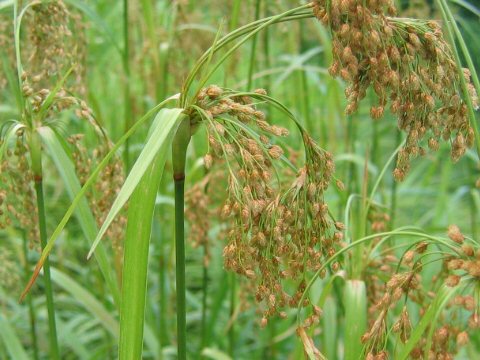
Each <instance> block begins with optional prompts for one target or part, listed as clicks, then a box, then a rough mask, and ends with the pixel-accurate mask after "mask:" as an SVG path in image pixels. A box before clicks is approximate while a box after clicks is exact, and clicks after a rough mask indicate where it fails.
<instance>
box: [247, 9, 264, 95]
mask: <svg viewBox="0 0 480 360" xmlns="http://www.w3.org/2000/svg"><path fill="white" fill-rule="evenodd" d="M260 4H261V0H256V1H255V21H256V20H258V19H259V18H260ZM257 38H258V37H257V35H256V34H255V36H254V37H253V39H252V48H251V50H250V63H249V67H248V83H247V89H248V90H251V89H252V82H253V71H254V69H255V54H256V50H257Z"/></svg>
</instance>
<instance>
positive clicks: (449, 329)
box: [362, 225, 480, 359]
mask: <svg viewBox="0 0 480 360" xmlns="http://www.w3.org/2000/svg"><path fill="white" fill-rule="evenodd" d="M448 236H449V238H450V239H451V240H452V241H453V245H454V247H455V248H458V249H456V251H454V252H452V255H447V256H446V257H445V256H442V257H441V258H440V260H441V261H442V262H443V264H444V266H443V267H442V269H441V271H440V272H439V273H438V274H437V275H436V276H434V277H433V278H432V279H431V284H432V287H431V288H430V290H428V289H427V290H425V289H424V288H423V287H422V286H420V284H421V277H420V273H421V270H422V259H424V258H425V257H424V255H425V254H427V253H426V251H427V249H428V243H426V242H419V243H418V244H417V245H416V246H415V248H414V249H412V250H408V251H406V252H405V253H404V254H403V257H402V262H401V264H402V267H404V270H403V271H402V272H397V269H398V266H399V265H395V264H398V260H397V259H396V258H395V257H394V256H392V255H385V256H383V257H382V261H381V262H377V263H376V264H374V265H376V266H377V269H376V270H377V272H378V273H380V272H379V271H378V270H380V271H381V273H383V274H388V273H392V270H393V269H395V272H394V274H393V275H392V276H391V277H390V279H389V280H388V281H387V282H386V284H385V285H384V286H383V289H381V288H380V287H379V286H378V284H379V282H380V281H379V278H378V277H376V278H373V277H371V278H368V279H369V280H368V283H369V285H370V286H369V303H370V304H372V305H371V306H370V307H369V318H370V319H371V320H370V325H369V329H368V331H367V332H366V333H365V334H364V335H363V337H362V341H363V342H364V343H365V346H366V357H367V359H386V356H387V352H386V350H385V341H386V338H387V337H388V334H389V333H390V331H393V332H394V333H396V334H398V337H399V339H400V340H401V341H402V342H403V343H406V342H407V341H408V340H409V339H410V336H411V332H412V324H411V322H410V317H409V314H408V310H407V306H406V305H403V306H402V311H401V313H400V315H399V317H398V318H397V320H396V321H395V322H394V324H393V326H389V325H388V321H389V320H388V319H389V318H390V317H391V314H390V310H391V309H393V308H395V307H397V306H398V305H399V304H400V303H401V302H403V303H405V301H406V300H407V299H408V300H409V301H411V302H413V303H415V304H416V305H417V306H418V308H419V310H420V315H421V316H422V315H423V314H424V313H425V311H426V310H427V308H428V307H429V304H430V302H431V299H433V298H435V297H436V292H434V289H438V288H439V287H440V286H441V285H442V284H445V285H447V286H450V287H455V286H460V285H459V284H460V281H461V280H462V278H464V279H465V280H466V281H465V282H463V284H464V286H463V287H462V289H461V292H460V294H459V295H457V296H455V298H454V299H453V300H452V301H450V303H449V304H448V306H447V307H446V308H445V309H444V310H443V311H442V313H441V315H440V317H439V320H438V322H437V323H438V327H435V328H434V329H432V330H431V331H432V334H433V336H432V341H431V343H429V342H428V341H427V339H426V338H422V339H421V340H420V341H419V342H418V343H417V344H416V346H415V348H414V349H413V350H412V352H411V354H410V356H411V357H412V358H413V359H423V358H425V354H426V353H427V352H428V358H432V359H453V358H454V355H455V353H456V352H457V351H458V350H459V349H460V347H461V346H463V345H465V344H466V343H468V341H469V335H468V333H469V331H475V330H477V329H479V328H480V316H479V315H478V310H479V306H478V302H477V301H476V300H475V297H474V296H475V295H474V294H475V291H476V289H477V287H478V280H479V278H480V274H479V273H478V269H479V268H480V261H479V258H480V257H479V256H478V249H475V246H473V245H470V244H467V239H465V237H464V236H463V234H462V233H461V232H460V230H459V228H458V227H457V226H455V225H452V226H450V227H449V229H448ZM430 261H431V260H429V262H430ZM381 263H382V265H381ZM388 263H391V264H392V265H393V266H390V265H388ZM383 276H384V275H383ZM370 290H373V291H370ZM470 292H471V293H470ZM402 299H405V300H402ZM468 314H469V315H468ZM465 315H468V316H467V317H466V316H465ZM466 318H468V321H467V324H465V323H464V319H466ZM432 326H433V325H432ZM428 331H430V330H427V333H428ZM427 346H429V348H427Z"/></svg>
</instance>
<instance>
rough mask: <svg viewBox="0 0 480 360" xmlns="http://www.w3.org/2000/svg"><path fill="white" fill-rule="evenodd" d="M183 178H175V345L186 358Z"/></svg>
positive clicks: (181, 358) (180, 355) (183, 357)
mask: <svg viewBox="0 0 480 360" xmlns="http://www.w3.org/2000/svg"><path fill="white" fill-rule="evenodd" d="M184 190H185V179H175V259H176V264H175V270H176V283H177V344H178V345H177V346H178V359H179V360H185V359H186V358H187V353H186V348H187V318H186V309H185V229H184V213H183V212H184Z"/></svg>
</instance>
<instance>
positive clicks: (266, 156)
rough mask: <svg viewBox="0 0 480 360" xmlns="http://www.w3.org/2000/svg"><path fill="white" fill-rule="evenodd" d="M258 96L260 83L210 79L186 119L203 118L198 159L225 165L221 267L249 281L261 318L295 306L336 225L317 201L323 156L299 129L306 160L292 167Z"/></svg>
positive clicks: (335, 240)
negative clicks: (247, 89) (252, 86)
mask: <svg viewBox="0 0 480 360" xmlns="http://www.w3.org/2000/svg"><path fill="white" fill-rule="evenodd" d="M264 95H265V91H264V90H257V91H256V92H255V93H252V94H239V93H235V92H233V91H230V90H224V89H221V88H219V87H217V86H210V87H208V88H206V89H204V90H202V91H201V92H200V93H199V95H198V102H197V105H196V106H197V113H198V115H195V116H192V119H193V120H192V123H193V125H194V126H195V125H196V123H197V122H200V121H202V122H203V123H205V124H206V129H207V134H208V141H209V147H210V151H209V152H208V154H207V155H206V156H205V158H204V161H205V166H206V167H207V169H210V168H212V166H214V165H215V164H217V163H219V162H220V164H221V165H222V166H223V168H224V169H226V172H227V196H228V197H227V199H226V200H225V201H224V203H223V205H222V206H221V209H220V213H221V217H222V218H223V219H225V220H226V221H227V223H228V229H227V238H228V244H227V246H226V247H225V249H224V252H223V254H224V261H225V267H226V268H227V269H228V270H231V271H234V272H236V273H238V274H240V275H243V276H245V277H246V278H248V279H250V280H251V281H252V282H254V283H255V284H256V289H255V298H256V300H257V301H258V302H259V303H261V304H262V308H263V310H262V311H263V319H262V325H265V324H266V322H267V319H268V317H270V316H272V315H274V314H278V315H280V316H281V317H285V316H286V313H285V312H284V311H283V310H282V309H285V308H286V307H297V306H299V305H300V304H299V302H300V298H301V296H302V294H303V291H304V290H305V286H306V274H308V272H309V271H315V270H318V269H319V268H320V267H321V265H322V259H324V258H325V257H330V256H331V255H333V253H335V251H336V250H335V248H336V247H338V245H339V243H340V241H341V239H342V231H341V230H342V229H343V225H342V224H340V223H338V222H335V221H334V220H333V218H332V217H331V215H330V213H329V211H328V207H327V205H326V204H325V202H324V192H325V190H326V189H327V187H328V185H329V184H330V182H331V181H332V178H333V171H334V163H333V160H332V157H331V155H330V154H329V153H328V152H326V151H325V150H323V149H321V148H320V147H318V145H317V144H315V142H314V141H313V140H312V139H311V138H310V137H309V136H308V134H306V133H305V132H303V131H302V138H303V142H304V145H305V155H306V156H305V158H306V161H305V164H304V166H302V167H301V168H300V170H298V171H297V173H296V174H295V170H292V168H293V169H294V167H293V165H292V164H291V163H290V162H289V160H287V159H286V157H285V156H284V151H283V149H282V147H281V146H279V145H277V144H275V143H274V139H275V140H276V141H279V139H280V138H282V137H285V136H287V135H288V131H287V130H286V129H284V128H282V127H278V126H275V125H271V124H269V123H268V122H267V121H266V120H265V115H264V114H263V112H261V111H259V110H257V108H256V106H255V104H254V102H253V101H254V99H262V96H264ZM198 109H200V111H199V110H198ZM197 116H198V117H197ZM224 171H225V170H224ZM338 185H339V186H341V185H340V183H338ZM332 267H333V269H334V270H337V269H338V268H339V264H338V263H335V264H333V266H332ZM286 280H288V281H286ZM286 283H289V284H290V286H291V288H288V287H287V286H286V285H285V284H286ZM289 290H291V291H289ZM289 292H290V294H289ZM292 293H293V294H292ZM301 305H306V304H301Z"/></svg>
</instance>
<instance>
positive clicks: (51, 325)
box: [32, 159, 60, 360]
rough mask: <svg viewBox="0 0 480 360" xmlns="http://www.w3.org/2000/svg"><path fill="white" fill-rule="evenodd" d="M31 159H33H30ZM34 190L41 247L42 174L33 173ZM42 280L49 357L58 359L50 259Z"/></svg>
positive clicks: (43, 233)
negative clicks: (46, 317) (46, 316)
mask: <svg viewBox="0 0 480 360" xmlns="http://www.w3.org/2000/svg"><path fill="white" fill-rule="evenodd" d="M32 160H33V159H32ZM35 192H36V195H37V209H38V225H39V228H40V244H41V246H42V250H43V248H45V246H46V245H47V231H46V220H45V219H46V218H45V201H44V196H43V195H44V194H43V181H42V175H41V173H40V176H38V174H36V175H35ZM43 271H44V280H45V296H46V298H47V312H48V329H49V332H48V337H49V341H50V359H52V360H59V359H60V350H59V347H58V339H57V327H56V324H55V305H54V303H53V287H52V279H51V276H50V260H49V259H48V257H47V258H46V259H45V264H44V266H43Z"/></svg>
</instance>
